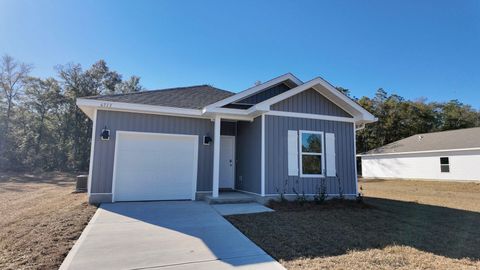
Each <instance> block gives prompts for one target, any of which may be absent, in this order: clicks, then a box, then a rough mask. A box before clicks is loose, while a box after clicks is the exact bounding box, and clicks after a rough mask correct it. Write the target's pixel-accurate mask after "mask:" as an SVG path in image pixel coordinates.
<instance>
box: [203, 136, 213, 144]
mask: <svg viewBox="0 0 480 270" xmlns="http://www.w3.org/2000/svg"><path fill="white" fill-rule="evenodd" d="M210 142H212V138H211V137H210V136H203V144H204V145H210Z"/></svg>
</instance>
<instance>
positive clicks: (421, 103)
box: [347, 88, 480, 153]
mask: <svg viewBox="0 0 480 270" xmlns="http://www.w3.org/2000/svg"><path fill="white" fill-rule="evenodd" d="M347 93H348V90H347ZM354 99H355V100H356V101H357V102H358V103H359V104H360V105H361V106H362V107H363V108H365V109H367V110H368V111H369V112H371V113H372V114H373V115H375V116H376V117H377V118H378V121H377V122H375V123H371V124H367V125H366V126H365V128H364V129H362V130H360V131H358V132H357V152H358V153H362V152H366V151H368V150H371V149H374V148H377V147H380V146H382V145H385V144H388V143H391V142H394V141H397V140H400V139H403V138H406V137H409V136H412V135H415V134H419V133H429V132H435V131H445V130H452V129H461V128H470V127H478V126H480V111H478V110H475V109H474V108H472V106H470V105H466V104H463V103H461V102H460V101H458V100H450V101H447V102H427V100H426V99H424V98H422V99H418V100H413V101H412V100H406V99H404V98H403V97H401V96H399V95H396V94H388V93H387V91H385V90H384V89H382V88H380V89H378V90H377V92H376V93H375V96H374V97H373V98H369V97H365V96H364V97H362V98H360V99H357V98H354Z"/></svg>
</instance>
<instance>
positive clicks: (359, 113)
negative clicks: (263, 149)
mask: <svg viewBox="0 0 480 270" xmlns="http://www.w3.org/2000/svg"><path fill="white" fill-rule="evenodd" d="M319 85H320V86H322V87H323V88H324V89H326V90H327V91H328V92H329V93H331V94H332V95H333V96H334V97H336V98H338V99H339V100H341V101H343V102H344V103H346V105H348V106H349V107H350V108H347V107H345V106H340V105H339V104H338V103H337V102H335V101H334V100H332V98H331V97H326V98H327V99H329V100H330V101H332V102H334V103H335V104H336V105H337V106H339V107H341V108H342V109H344V110H345V111H347V112H348V113H350V114H352V115H353V116H354V117H356V118H355V120H363V121H368V122H374V121H376V118H375V117H374V116H373V115H372V114H371V113H369V112H368V111H367V110H365V109H364V108H363V107H362V106H360V105H359V104H357V103H356V102H355V101H353V100H351V99H350V98H348V97H347V96H345V95H344V94H342V93H340V92H339V91H338V90H337V89H335V88H334V87H333V86H332V85H330V84H329V83H328V82H326V81H325V80H323V79H322V78H320V77H317V78H315V79H313V80H311V81H308V82H306V83H304V84H302V85H300V86H297V87H295V88H293V89H291V90H288V91H286V92H284V93H282V94H280V95H277V96H274V97H272V98H270V99H267V100H265V101H263V102H260V103H258V104H257V105H255V106H254V107H252V108H250V109H249V111H254V110H265V109H267V108H270V106H271V105H273V104H275V103H278V102H280V101H282V100H284V99H287V98H289V97H292V96H294V95H297V94H299V93H301V92H303V91H305V90H308V89H310V88H314V89H315V86H319ZM315 90H316V91H318V92H320V91H319V90H318V89H315Z"/></svg>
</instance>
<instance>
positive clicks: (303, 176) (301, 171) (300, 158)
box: [298, 130, 325, 178]
mask: <svg viewBox="0 0 480 270" xmlns="http://www.w3.org/2000/svg"><path fill="white" fill-rule="evenodd" d="M304 133H310V134H320V135H321V138H322V152H321V153H309V152H303V151H302V135H303V134H304ZM324 141H325V138H324V135H323V131H310V130H299V131H298V159H299V164H300V168H299V172H300V177H301V178H324V177H325V142H324ZM303 155H312V156H321V163H322V173H321V174H304V173H303V158H302V156H303Z"/></svg>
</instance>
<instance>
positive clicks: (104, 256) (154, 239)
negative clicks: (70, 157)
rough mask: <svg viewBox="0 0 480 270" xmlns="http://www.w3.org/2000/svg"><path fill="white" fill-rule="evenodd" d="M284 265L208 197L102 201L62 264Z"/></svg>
mask: <svg viewBox="0 0 480 270" xmlns="http://www.w3.org/2000/svg"><path fill="white" fill-rule="evenodd" d="M237 268H238V269H284V268H283V267H282V266H281V265H280V264H279V263H278V262H276V261H275V260H274V259H272V258H271V257H270V256H269V255H268V254H266V253H265V252H264V251H263V250H262V249H260V248H259V247H258V246H256V245H255V244H254V243H253V242H252V241H250V240H249V239H248V238H247V237H246V236H245V235H243V234H242V233H241V232H240V231H238V230H237V229H236V228H235V227H234V226H232V225H231V224H230V223H229V222H228V221H226V220H225V219H224V218H223V217H222V216H220V215H219V214H218V213H217V212H216V211H215V210H214V209H213V208H212V207H211V206H210V205H208V204H206V203H204V202H129V203H115V204H102V206H101V207H100V208H99V209H98V210H97V212H96V213H95V215H94V216H93V218H92V220H91V221H90V223H89V224H88V226H87V227H86V228H85V230H84V232H83V233H82V235H81V237H80V239H79V240H78V241H77V243H76V244H75V246H74V247H73V248H72V250H71V251H70V253H69V254H68V256H67V258H66V259H65V261H64V262H63V264H62V266H61V267H60V269H82V270H83V269H196V270H202V269H237Z"/></svg>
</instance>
